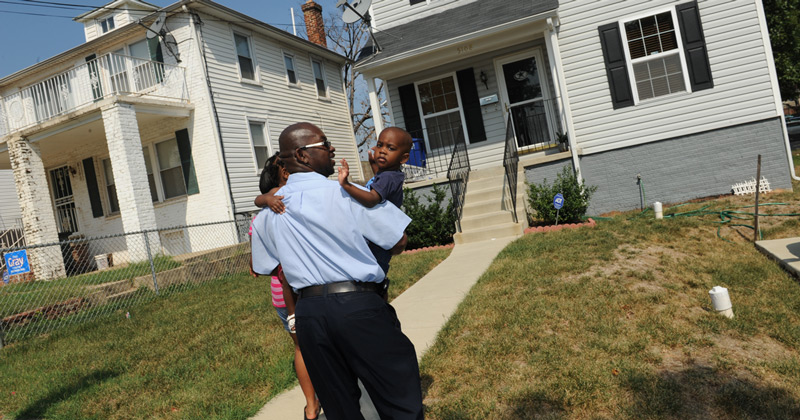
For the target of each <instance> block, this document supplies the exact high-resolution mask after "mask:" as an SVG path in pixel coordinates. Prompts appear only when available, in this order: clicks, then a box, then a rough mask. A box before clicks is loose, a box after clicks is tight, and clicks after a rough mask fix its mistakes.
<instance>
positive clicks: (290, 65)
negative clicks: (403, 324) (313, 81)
mask: <svg viewBox="0 0 800 420" xmlns="http://www.w3.org/2000/svg"><path fill="white" fill-rule="evenodd" d="M283 62H284V63H285V64H286V76H287V77H288V78H289V83H297V76H296V75H295V72H294V59H293V58H292V57H290V56H288V55H284V56H283Z"/></svg>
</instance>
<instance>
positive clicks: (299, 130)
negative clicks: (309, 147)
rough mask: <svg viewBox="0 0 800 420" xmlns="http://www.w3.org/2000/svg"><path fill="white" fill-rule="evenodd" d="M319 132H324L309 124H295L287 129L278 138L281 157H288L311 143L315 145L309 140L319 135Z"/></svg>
mask: <svg viewBox="0 0 800 420" xmlns="http://www.w3.org/2000/svg"><path fill="white" fill-rule="evenodd" d="M318 132H322V130H320V129H319V127H317V126H316V125H314V124H311V123H309V122H299V123H294V124H292V125H290V126H288V127H286V128H285V129H284V130H283V131H282V132H281V135H280V136H279V137H278V143H279V145H280V148H281V155H284V154H286V155H288V154H289V153H291V152H293V151H294V150H295V149H297V148H300V147H303V146H305V145H306V144H309V143H313V142H312V141H309V140H308V139H309V138H311V137H313V136H314V134H317V133H318Z"/></svg>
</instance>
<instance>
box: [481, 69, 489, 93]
mask: <svg viewBox="0 0 800 420" xmlns="http://www.w3.org/2000/svg"><path fill="white" fill-rule="evenodd" d="M481 82H483V85H484V86H486V89H489V78H488V77H486V73H484V72H483V70H481Z"/></svg>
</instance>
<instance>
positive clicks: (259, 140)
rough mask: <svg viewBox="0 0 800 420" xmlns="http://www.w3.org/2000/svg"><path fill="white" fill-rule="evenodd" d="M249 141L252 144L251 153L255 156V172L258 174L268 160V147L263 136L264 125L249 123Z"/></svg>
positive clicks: (254, 122)
mask: <svg viewBox="0 0 800 420" xmlns="http://www.w3.org/2000/svg"><path fill="white" fill-rule="evenodd" d="M249 125H250V140H251V141H252V142H253V152H254V153H255V155H256V172H257V173H260V172H261V168H263V167H264V164H265V163H267V159H269V146H268V145H267V138H266V136H265V135H264V123H263V122H258V121H250V122H249Z"/></svg>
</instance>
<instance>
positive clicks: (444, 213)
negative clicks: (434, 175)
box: [403, 184, 456, 249]
mask: <svg viewBox="0 0 800 420" xmlns="http://www.w3.org/2000/svg"><path fill="white" fill-rule="evenodd" d="M403 194H404V196H403V210H404V211H405V212H406V214H407V215H408V217H410V218H411V219H412V221H411V224H410V225H408V228H407V229H406V234H408V245H406V249H417V248H423V247H426V246H434V245H445V244H449V243H451V242H453V234H454V233H455V232H456V225H455V223H456V218H455V214H454V211H453V199H452V198H451V199H449V200H448V202H447V205H446V206H443V205H442V203H443V202H444V199H445V189H444V188H442V187H440V186H438V185H436V184H433V199H432V200H430V202H428V203H427V204H423V203H421V202H420V199H419V197H417V194H416V193H415V192H414V191H413V190H411V189H409V188H405V189H404V190H403Z"/></svg>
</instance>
